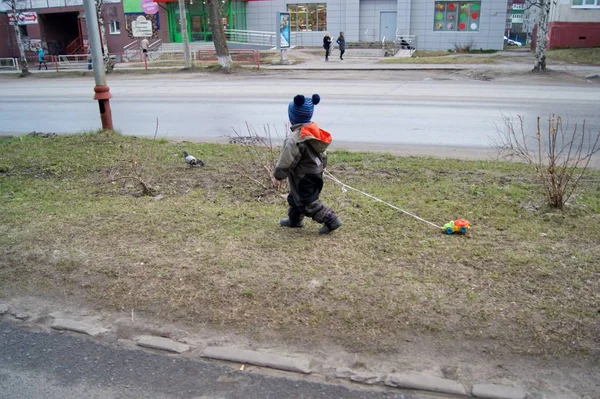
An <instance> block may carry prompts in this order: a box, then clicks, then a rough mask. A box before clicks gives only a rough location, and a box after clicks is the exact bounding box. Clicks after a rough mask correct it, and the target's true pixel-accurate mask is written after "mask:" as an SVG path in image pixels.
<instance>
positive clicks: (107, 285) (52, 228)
mask: <svg viewBox="0 0 600 399" xmlns="http://www.w3.org/2000/svg"><path fill="white" fill-rule="evenodd" d="M132 146H134V147H135V148H137V149H138V150H140V149H146V150H149V149H150V148H151V147H152V143H151V142H150V141H149V140H146V139H135V138H132V137H124V136H119V135H115V134H104V133H95V134H89V135H79V136H70V137H66V136H61V137H58V138H49V139H43V138H37V137H24V138H12V139H4V140H0V153H1V154H3V155H2V158H1V159H0V215H2V216H1V217H2V219H1V220H2V223H0V254H1V256H0V293H2V292H4V295H10V294H13V293H21V294H22V293H44V294H48V295H56V296H61V297H64V296H71V297H72V298H83V299H84V300H86V301H88V302H89V303H92V304H95V305H96V306H98V307H110V308H113V309H124V310H128V311H130V310H131V309H136V311H138V310H145V311H150V312H153V313H155V314H157V315H160V316H162V317H165V318H169V319H176V320H184V321H189V322H204V323H208V324H210V325H211V326H214V327H223V328H227V329H235V330H239V331H244V332H245V333H256V334H260V333H261V331H269V332H275V333H277V334H280V336H281V337H283V339H286V340H300V341H304V342H306V341H312V340H315V341H320V340H323V339H326V340H329V341H330V342H335V343H338V344H343V345H346V346H348V347H352V348H354V349H355V350H370V351H377V350H383V349H389V348H395V349H398V348H399V345H398V342H401V340H402V339H405V338H407V337H411V336H413V335H415V334H428V335H431V336H433V337H436V338H437V339H444V340H446V339H447V340H456V339H458V340H462V339H485V340H492V341H493V342H494V343H495V345H497V346H498V347H506V348H510V349H512V350H514V351H517V352H523V353H535V354H540V353H544V354H547V353H563V354H564V353H569V354H579V355H589V354H592V353H594V350H597V347H598V334H597V331H598V330H597V326H598V324H597V323H598V310H599V309H600V294H599V293H600V278H599V277H600V266H599V264H598V259H599V258H600V248H599V246H598V245H597V244H598V242H599V241H600V223H599V222H600V219H599V218H598V214H599V212H600V189H599V188H598V187H600V185H599V184H598V181H599V178H600V175H599V174H598V173H597V172H594V173H593V174H592V176H591V177H590V178H588V180H586V181H585V182H584V183H583V185H582V189H581V190H580V191H579V192H578V193H577V195H576V199H575V200H573V201H572V202H571V203H570V204H569V205H568V207H567V211H565V212H556V211H551V210H549V209H546V208H544V207H543V205H541V204H543V202H544V200H543V190H542V188H541V187H540V186H538V185H537V184H536V183H535V178H534V176H532V175H531V174H530V173H529V172H528V171H527V169H526V168H525V167H524V166H522V165H519V164H509V163H500V162H498V163H495V162H462V161H450V160H440V159H425V158H410V157H406V158H398V157H393V156H390V155H385V154H367V153H349V152H343V151H341V152H333V153H331V154H330V166H329V170H330V172H331V173H333V174H334V175H335V176H337V177H338V178H340V179H341V180H342V181H345V182H347V183H348V184H351V185H353V186H355V187H358V188H362V189H365V190H366V191H367V192H369V193H371V194H374V195H376V196H378V197H380V198H382V199H385V200H387V201H389V202H392V203H394V204H396V205H398V206H401V207H404V208H406V209H408V210H410V211H412V212H416V213H417V214H419V215H420V216H422V217H424V218H426V219H429V220H432V221H434V222H436V223H438V224H443V223H445V222H446V221H448V220H450V219H453V218H459V217H464V218H467V219H470V220H471V222H472V223H473V231H472V233H470V234H469V235H467V236H446V235H443V234H441V233H440V232H438V231H437V230H435V229H434V228H432V227H430V226H428V225H426V224H423V223H422V222H419V221H416V220H414V219H411V218H409V217H407V216H404V215H402V214H400V213H397V212H396V211H393V210H392V209H390V208H387V207H385V206H383V205H381V204H377V203H374V202H372V201H371V200H369V199H367V198H365V197H361V196H359V195H358V194H355V193H352V192H349V193H344V192H342V191H341V190H340V188H339V187H336V186H335V185H334V183H332V182H331V181H327V182H326V186H325V191H324V196H323V201H324V202H325V203H327V204H329V205H330V206H332V207H333V208H334V209H335V210H336V211H337V212H338V213H339V214H340V215H341V217H342V218H343V220H344V221H345V224H344V226H343V227H342V228H341V229H340V230H339V231H337V232H335V233H334V234H332V235H330V236H319V235H318V234H317V233H316V231H317V228H318V226H317V225H315V224H313V223H310V222H309V223H307V226H306V227H305V228H304V229H285V228H280V227H279V226H278V218H279V217H280V216H284V215H285V212H286V204H285V200H284V199H283V198H282V194H284V193H281V192H277V191H275V190H264V189H263V188H261V187H259V186H258V185H254V184H253V183H252V182H251V181H250V180H249V179H246V178H243V177H242V176H241V175H240V174H239V173H237V172H238V171H237V170H236V169H235V168H234V165H236V163H239V162H240V160H242V159H245V158H244V157H245V156H246V154H247V151H246V150H245V149H244V148H242V147H239V146H234V145H217V144H191V143H180V144H170V143H167V142H166V141H158V142H156V143H155V144H154V147H153V154H154V156H153V158H152V159H154V160H150V159H148V160H147V162H148V164H149V166H151V170H153V171H154V176H153V182H154V183H155V185H156V187H157V188H158V190H159V192H160V193H161V194H162V195H163V196H164V198H162V199H160V200H159V199H156V198H152V197H145V196H141V195H140V191H139V188H138V187H136V185H135V184H134V183H133V182H127V181H123V182H121V181H119V182H114V183H113V182H112V181H111V180H110V179H109V178H108V176H109V170H110V169H111V168H112V167H113V166H114V164H115V163H117V162H119V161H120V160H122V159H126V158H127V156H128V154H129V152H130V149H131V148H132ZM183 149H186V150H187V151H188V152H190V153H191V154H194V155H195V156H197V157H198V158H200V159H202V160H203V161H204V162H206V165H207V166H205V167H203V168H193V169H192V168H188V167H187V166H186V165H185V164H184V163H183V158H182V156H181V152H182V150H183ZM138 153H139V151H138ZM594 348H595V349H594Z"/></svg>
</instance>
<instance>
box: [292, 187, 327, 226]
mask: <svg viewBox="0 0 600 399" xmlns="http://www.w3.org/2000/svg"><path fill="white" fill-rule="evenodd" d="M288 204H289V205H290V207H289V209H288V217H289V218H290V221H291V222H292V224H299V223H300V222H301V221H302V219H304V216H308V217H309V218H311V219H312V220H314V221H315V222H317V223H324V224H325V225H329V224H331V223H332V222H333V221H334V220H335V218H336V217H337V216H336V215H335V213H334V212H333V210H332V209H331V208H330V207H328V206H327V205H325V204H323V203H322V202H321V201H319V200H316V201H313V202H311V203H309V204H307V205H296V204H295V203H294V199H293V198H292V196H291V194H290V195H288Z"/></svg>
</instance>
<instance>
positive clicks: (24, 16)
mask: <svg viewBox="0 0 600 399" xmlns="http://www.w3.org/2000/svg"><path fill="white" fill-rule="evenodd" d="M17 16H18V17H17V19H18V25H32V24H37V23H38V16H37V13H36V12H33V11H25V12H20V13H19V14H17ZM8 23H9V24H10V25H14V24H15V17H14V15H13V14H12V13H8Z"/></svg>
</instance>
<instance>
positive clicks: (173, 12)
mask: <svg viewBox="0 0 600 399" xmlns="http://www.w3.org/2000/svg"><path fill="white" fill-rule="evenodd" d="M186 16H187V20H188V21H187V26H188V40H190V38H191V29H190V13H189V10H188V12H186ZM169 40H170V41H171V42H172V43H181V42H183V35H182V34H181V21H180V20H179V4H177V3H169Z"/></svg>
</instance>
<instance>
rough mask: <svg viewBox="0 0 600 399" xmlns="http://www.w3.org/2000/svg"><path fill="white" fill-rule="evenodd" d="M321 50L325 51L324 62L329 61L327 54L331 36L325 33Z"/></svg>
mask: <svg viewBox="0 0 600 399" xmlns="http://www.w3.org/2000/svg"><path fill="white" fill-rule="evenodd" d="M323 48H324V49H325V61H329V52H330V51H331V36H329V33H325V36H323Z"/></svg>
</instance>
